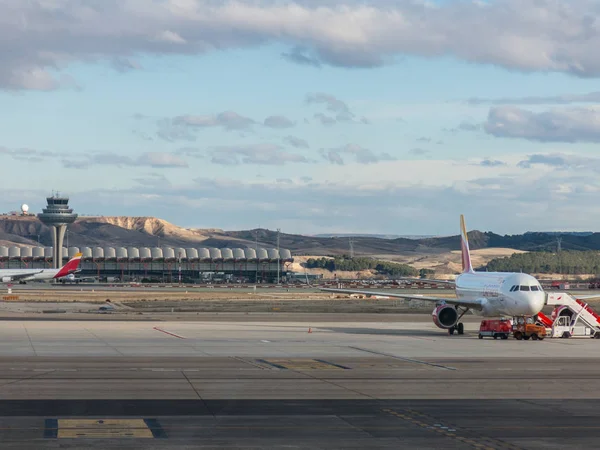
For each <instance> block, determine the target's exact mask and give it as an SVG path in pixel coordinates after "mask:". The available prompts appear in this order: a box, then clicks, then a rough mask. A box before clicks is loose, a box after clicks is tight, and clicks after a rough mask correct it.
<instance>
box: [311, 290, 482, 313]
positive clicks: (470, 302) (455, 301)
mask: <svg viewBox="0 0 600 450" xmlns="http://www.w3.org/2000/svg"><path fill="white" fill-rule="evenodd" d="M319 290H321V291H325V292H337V293H339V294H364V295H381V296H385V297H395V298H404V299H407V300H424V301H427V302H437V303H448V304H450V305H458V306H468V307H469V308H472V309H481V302H480V301H479V300H459V299H457V298H444V297H427V296H424V295H419V294H396V293H391V292H381V291H379V292H374V291H364V290H358V289H357V290H354V289H329V288H321V289H319Z"/></svg>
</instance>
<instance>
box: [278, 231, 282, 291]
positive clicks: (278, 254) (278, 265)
mask: <svg viewBox="0 0 600 450" xmlns="http://www.w3.org/2000/svg"><path fill="white" fill-rule="evenodd" d="M280 232H281V230H280V229H279V228H277V284H279V260H280V256H279V233H280Z"/></svg>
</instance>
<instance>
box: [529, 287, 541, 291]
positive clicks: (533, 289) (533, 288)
mask: <svg viewBox="0 0 600 450" xmlns="http://www.w3.org/2000/svg"><path fill="white" fill-rule="evenodd" d="M531 290H532V291H539V288H538V287H537V286H531Z"/></svg>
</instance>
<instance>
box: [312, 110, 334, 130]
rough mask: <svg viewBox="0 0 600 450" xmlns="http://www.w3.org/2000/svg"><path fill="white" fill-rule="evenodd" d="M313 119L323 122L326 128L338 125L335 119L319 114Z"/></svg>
mask: <svg viewBox="0 0 600 450" xmlns="http://www.w3.org/2000/svg"><path fill="white" fill-rule="evenodd" d="M313 117H314V118H315V119H317V120H318V121H319V122H321V125H324V126H326V127H330V126H331V125H335V124H336V123H337V120H335V119H334V118H333V117H329V116H326V115H325V114H322V113H317V114H315V115H314V116H313Z"/></svg>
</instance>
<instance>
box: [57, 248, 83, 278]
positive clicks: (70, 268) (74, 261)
mask: <svg viewBox="0 0 600 450" xmlns="http://www.w3.org/2000/svg"><path fill="white" fill-rule="evenodd" d="M81 256H82V253H77V254H75V255H74V256H73V257H72V258H71V259H70V260H69V262H67V263H66V264H65V265H64V266H62V267H61V268H60V270H59V271H58V273H57V274H56V275H54V278H62V277H65V276H67V275H69V274H70V273H73V272H75V271H76V270H77V267H79V263H80V262H81Z"/></svg>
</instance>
